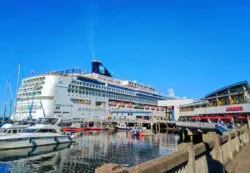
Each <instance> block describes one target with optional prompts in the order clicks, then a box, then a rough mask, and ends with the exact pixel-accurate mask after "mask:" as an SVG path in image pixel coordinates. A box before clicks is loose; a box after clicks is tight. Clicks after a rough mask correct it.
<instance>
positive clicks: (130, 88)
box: [14, 60, 167, 120]
mask: <svg viewBox="0 0 250 173" xmlns="http://www.w3.org/2000/svg"><path fill="white" fill-rule="evenodd" d="M164 99H167V97H165V96H162V95H160V94H158V93H157V92H156V90H155V89H154V88H152V87H150V86H148V85H144V84H141V83H138V82H134V81H128V80H120V79H115V78H113V77H112V75H111V73H110V72H109V70H108V69H107V68H106V67H105V66H104V65H103V64H102V63H101V62H100V61H97V60H94V61H92V71H91V72H90V73H87V72H84V71H83V70H80V69H70V70H64V71H56V72H49V73H46V74H42V75H37V76H32V77H28V78H25V79H23V80H22V83H21V86H20V88H19V90H18V93H17V103H16V111H15V114H14V119H16V120H21V119H25V118H31V117H32V119H38V118H40V117H44V116H57V117H61V118H63V119H75V118H77V119H78V118H80V119H91V118H95V119H106V118H114V119H115V118H120V119H121V118H124V119H126V118H127V119H128V118H129V117H130V118H142V119H144V118H149V117H150V118H160V119H163V118H164V117H166V109H165V107H162V106H158V105H157V103H158V101H159V100H164Z"/></svg>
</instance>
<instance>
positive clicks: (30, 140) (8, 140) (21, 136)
mask: <svg viewBox="0 0 250 173" xmlns="http://www.w3.org/2000/svg"><path fill="white" fill-rule="evenodd" d="M60 122H61V119H60V118H55V117H53V118H50V117H46V118H40V120H39V121H38V123H37V124H36V125H34V126H30V127H28V128H26V129H24V130H23V131H22V132H21V133H17V134H10V135H4V136H0V150H4V149H14V148H27V147H37V146H44V145H55V144H62V143H71V142H72V138H71V137H70V136H68V135H63V134H62V133H61V128H60V127H59V126H58V125H59V123H60Z"/></svg>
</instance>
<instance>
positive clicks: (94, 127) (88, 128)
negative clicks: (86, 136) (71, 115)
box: [86, 126, 104, 131]
mask: <svg viewBox="0 0 250 173" xmlns="http://www.w3.org/2000/svg"><path fill="white" fill-rule="evenodd" d="M86 130H91V131H95V130H97V131H99V130H104V128H103V127H97V126H93V127H86Z"/></svg>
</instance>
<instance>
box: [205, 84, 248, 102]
mask: <svg viewBox="0 0 250 173" xmlns="http://www.w3.org/2000/svg"><path fill="white" fill-rule="evenodd" d="M241 85H246V87H247V90H249V84H248V82H247V81H242V82H238V83H234V84H231V85H228V86H225V87H222V88H220V89H218V90H216V91H213V92H211V93H209V94H207V95H206V96H205V98H207V97H211V96H213V95H214V94H216V93H218V92H221V91H224V90H227V89H229V88H232V87H237V86H241Z"/></svg>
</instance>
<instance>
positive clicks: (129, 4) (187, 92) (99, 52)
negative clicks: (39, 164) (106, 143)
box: [0, 0, 250, 110]
mask: <svg viewBox="0 0 250 173" xmlns="http://www.w3.org/2000/svg"><path fill="white" fill-rule="evenodd" d="M249 5H250V4H249V3H248V2H247V1H230V0H225V1H219V2H218V0H217V1H214V0H210V1H207V2H203V1H200V0H199V1H192V0H189V1H184V0H183V1H182V0H176V1H172V0H165V1H163V0H154V1H152V0H148V1H147V0H146V1H139V0H138V1H134V0H72V1H68V0H60V1H51V0H40V1H39V0H37V1H34V0H23V1H17V0H8V1H3V0H2V1H0V47H1V48H0V57H1V68H0V91H1V92H0V93H1V94H0V104H1V105H3V100H4V86H5V82H6V79H10V80H11V81H12V90H15V80H16V71H17V64H18V63H21V64H22V68H23V69H22V77H25V76H28V75H30V72H31V71H32V70H34V71H35V73H37V74H39V73H43V72H47V71H50V70H61V69H64V68H70V67H79V68H84V69H88V70H90V61H91V60H92V54H93V53H92V52H94V54H95V55H96V57H97V58H98V59H99V60H101V61H102V62H103V63H104V64H105V66H106V67H108V68H109V70H110V71H111V72H112V73H113V75H114V76H115V77H117V78H122V79H131V80H137V81H139V82H142V83H145V84H150V85H152V86H154V87H155V88H157V90H158V91H159V92H160V93H163V94H166V93H167V90H168V89H169V88H174V90H175V93H176V95H178V96H187V97H194V98H200V97H203V96H204V95H205V94H207V93H209V92H210V91H213V90H215V89H218V88H220V87H222V86H224V85H228V84H231V83H235V82H238V81H242V80H248V81H249V78H250V77H249V67H250V58H249V54H250V49H249V45H250V44H249V43H250V32H249V31H250V20H249V19H250V6H249ZM1 105H0V107H1V108H2V106H1ZM0 110H1V109H0Z"/></svg>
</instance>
